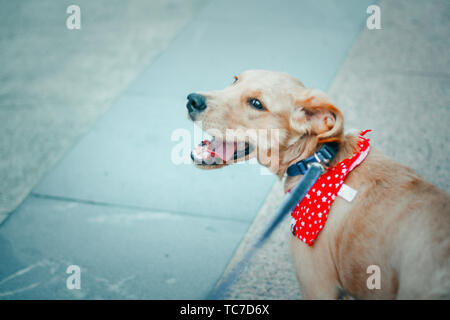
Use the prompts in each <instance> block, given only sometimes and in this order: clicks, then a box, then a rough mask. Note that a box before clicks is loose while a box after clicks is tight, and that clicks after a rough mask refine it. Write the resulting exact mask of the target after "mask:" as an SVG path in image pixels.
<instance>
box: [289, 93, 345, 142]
mask: <svg viewBox="0 0 450 320" xmlns="http://www.w3.org/2000/svg"><path fill="white" fill-rule="evenodd" d="M343 122H344V119H343V116H342V113H341V112H340V111H339V109H338V108H336V107H335V106H334V105H333V103H331V102H330V100H329V99H328V97H327V96H326V95H325V93H323V92H322V91H320V90H317V89H303V90H302V92H301V93H300V94H299V95H298V97H297V99H296V108H295V109H294V111H292V114H291V119H290V123H291V126H292V127H293V128H294V129H296V130H297V131H299V132H301V133H303V134H310V135H314V136H317V142H318V143H325V142H332V141H337V142H340V141H342V137H343Z"/></svg>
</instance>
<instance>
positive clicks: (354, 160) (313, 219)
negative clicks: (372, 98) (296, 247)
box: [291, 130, 370, 246]
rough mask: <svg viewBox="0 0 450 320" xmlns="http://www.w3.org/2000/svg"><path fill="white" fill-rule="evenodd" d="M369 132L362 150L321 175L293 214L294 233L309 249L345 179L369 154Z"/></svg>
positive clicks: (361, 147) (362, 142)
mask: <svg viewBox="0 0 450 320" xmlns="http://www.w3.org/2000/svg"><path fill="white" fill-rule="evenodd" d="M369 131H370V130H366V131H363V132H361V133H360V135H359V142H358V147H359V150H358V151H356V152H355V153H353V155H352V157H351V158H347V159H344V160H342V161H341V162H339V163H337V164H336V165H335V166H333V167H332V168H329V169H328V170H327V171H326V172H325V173H324V174H322V175H321V176H320V178H319V179H318V180H317V182H316V183H315V184H314V186H313V187H312V188H311V189H310V190H309V192H308V193H307V194H306V196H305V197H304V198H303V200H302V201H300V203H299V204H297V206H296V207H295V209H294V210H293V211H292V213H291V216H292V220H291V231H292V233H293V234H294V235H295V236H296V237H297V238H299V239H300V240H301V241H303V242H305V243H306V244H308V245H309V246H311V245H312V244H313V242H314V240H315V239H316V238H317V236H318V235H319V232H320V231H321V230H322V229H323V227H324V225H325V222H326V221H327V218H328V212H329V211H330V208H331V205H332V204H333V201H334V199H335V198H336V195H337V194H338V192H339V190H340V189H341V187H342V185H343V184H344V180H345V178H346V177H347V175H348V174H349V173H350V172H351V171H352V170H353V169H355V168H356V167H357V166H358V165H359V164H360V163H361V162H363V161H364V159H365V158H366V157H367V155H368V154H369V151H370V145H369V141H370V140H369V139H367V138H364V137H363V136H364V135H365V134H366V133H367V132H369Z"/></svg>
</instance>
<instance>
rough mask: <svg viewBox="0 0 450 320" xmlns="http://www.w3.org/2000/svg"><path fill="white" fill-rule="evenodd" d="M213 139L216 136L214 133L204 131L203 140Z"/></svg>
mask: <svg viewBox="0 0 450 320" xmlns="http://www.w3.org/2000/svg"><path fill="white" fill-rule="evenodd" d="M213 139H214V137H213V136H212V135H210V134H209V133H207V132H204V131H203V140H209V141H212V140H213Z"/></svg>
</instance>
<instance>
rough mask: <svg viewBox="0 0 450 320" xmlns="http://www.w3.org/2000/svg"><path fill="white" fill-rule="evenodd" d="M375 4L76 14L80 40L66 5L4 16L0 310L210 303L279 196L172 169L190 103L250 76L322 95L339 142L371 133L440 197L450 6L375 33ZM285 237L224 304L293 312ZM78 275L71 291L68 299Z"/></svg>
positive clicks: (176, 5) (139, 7) (402, 4)
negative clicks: (279, 304)
mask: <svg viewBox="0 0 450 320" xmlns="http://www.w3.org/2000/svg"><path fill="white" fill-rule="evenodd" d="M8 3H9V2H8ZM369 4H372V1H356V0H354V1H350V0H347V1H339V2H337V1H332V0H326V1H269V0H266V1H256V0H253V1H245V2H242V1H237V0H236V1H209V2H204V1H190V2H186V1H158V2H154V1H152V2H139V3H134V5H128V4H125V2H120V3H119V2H117V3H114V5H109V6H107V7H108V10H106V11H102V10H100V8H101V7H102V3H101V2H95V4H94V3H92V2H82V3H81V4H80V7H81V8H82V12H85V13H86V20H83V21H84V22H83V27H82V30H80V31H68V30H67V29H65V28H62V29H61V28H60V27H59V25H60V24H62V25H64V19H65V14H63V15H62V17H60V13H61V11H62V12H63V13H64V11H65V7H66V6H67V5H68V2H67V3H65V2H58V3H56V1H53V2H52V1H46V2H41V4H39V5H38V4H37V3H34V2H31V1H30V2H22V3H21V4H20V5H14V6H16V7H11V10H10V11H11V12H13V14H11V15H9V17H8V18H7V19H8V22H9V23H10V27H9V28H8V29H6V30H7V31H2V32H3V34H2V37H1V38H0V41H1V44H2V47H4V46H5V47H8V50H6V53H4V52H3V53H0V54H1V55H0V60H1V61H8V62H9V61H20V60H23V61H25V62H26V63H25V64H24V63H18V62H15V63H9V64H8V68H6V69H5V70H6V71H3V73H0V76H1V79H2V84H5V86H3V88H2V89H0V90H1V91H0V106H1V108H0V117H1V118H0V119H1V120H2V123H4V124H5V125H4V126H2V127H1V128H0V130H3V131H1V133H2V135H1V136H2V137H7V138H4V139H0V151H1V154H2V158H1V161H0V176H1V177H2V179H1V180H2V181H1V182H0V207H1V210H2V211H1V212H2V213H3V214H4V216H5V217H6V216H7V215H8V214H10V213H12V214H11V215H10V216H9V218H8V219H7V220H6V221H5V223H4V224H3V225H1V226H0V260H1V261H2V264H1V266H0V299H16V298H19V299H29V298H34V299H36V298H37V299H55V298H63V299H72V298H75V299H80V298H85V299H108V298H116V299H117V298H118V299H122V298H124V299H142V298H150V299H172V298H191V299H200V298H204V297H206V296H207V294H208V292H209V291H210V290H211V289H212V288H213V287H214V285H215V284H216V283H217V281H218V280H219V279H220V278H221V276H222V273H223V272H224V270H225V269H226V267H227V265H228V266H230V265H229V263H230V261H231V264H233V263H235V262H236V261H239V258H240V257H241V256H242V253H243V252H245V250H247V249H248V245H249V244H250V243H251V241H252V239H254V238H255V236H256V235H257V234H258V232H260V230H261V229H262V228H263V226H264V222H265V221H267V219H268V218H270V215H271V213H273V212H274V210H275V208H276V206H277V204H278V203H279V201H280V200H281V197H282V193H281V192H280V191H281V190H280V183H275V181H276V180H275V178H274V177H272V176H269V175H264V174H261V170H260V167H259V166H256V165H252V164H243V165H237V166H232V167H229V168H226V169H223V170H219V171H214V172H211V171H208V172H204V171H199V170H197V169H195V168H193V167H192V166H191V165H189V164H186V165H183V164H182V165H174V164H173V163H172V162H171V155H172V150H173V147H174V145H175V143H176V141H174V139H173V136H172V134H173V133H174V132H175V131H176V130H180V129H181V130H185V132H190V133H192V132H193V131H194V128H193V127H192V125H191V123H190V122H189V121H188V120H187V119H186V117H185V107H184V104H185V96H186V94H187V93H189V92H191V91H195V90H210V89H217V88H221V87H223V86H225V85H227V84H229V82H230V81H231V80H232V77H233V75H235V74H238V73H239V72H240V71H243V70H245V69H252V68H264V69H272V70H280V71H286V72H289V73H291V74H293V75H295V76H297V77H299V78H300V79H301V80H302V81H303V82H304V83H305V84H306V85H307V86H310V87H317V88H320V89H323V90H326V91H328V92H329V93H330V95H331V97H332V98H333V99H334V100H335V101H336V103H337V105H338V107H340V108H341V109H342V110H343V111H344V115H345V117H346V124H347V127H356V128H360V129H365V128H370V129H373V130H374V131H373V133H372V139H373V141H374V143H375V147H378V148H380V149H382V150H383V151H385V152H386V153H388V154H390V155H391V156H392V157H394V158H395V159H397V160H399V161H401V162H404V163H406V164H408V165H410V166H411V167H413V168H415V169H417V170H418V171H419V173H421V174H422V175H424V177H425V178H427V179H428V180H430V181H431V182H433V183H435V184H437V185H438V186H440V187H441V188H443V189H445V190H449V184H448V169H449V165H448V147H447V146H446V145H445V144H444V142H445V141H446V137H447V129H446V128H447V124H448V118H449V113H448V105H449V95H448V93H447V91H448V90H446V89H447V88H448V79H449V73H448V55H445V54H440V53H442V52H448V42H447V41H445V39H447V38H448V30H449V29H448V26H449V25H448V24H449V21H448V15H449V9H450V7H449V5H448V2H446V1H430V2H423V1H382V2H381V4H380V5H381V8H382V27H383V29H382V30H373V31H369V30H367V29H365V19H366V17H367V14H366V8H367V6H368V5H369ZM4 5H5V6H6V5H7V4H6V3H5V4H4ZM236 8H239V10H236ZM31 10H34V11H37V12H39V10H45V11H46V12H47V14H48V15H49V16H50V17H53V18H51V19H49V20H47V19H44V18H43V16H42V18H41V19H38V21H36V20H35V19H36V18H33V17H35V16H36V15H33V17H30V16H27V13H29V12H30V11H31ZM93 12H97V13H98V12H102V13H101V14H99V16H98V17H96V16H92V15H90V14H92V13H93ZM37 16H39V15H37ZM399 16H401V17H403V18H402V19H398V17H399ZM405 17H406V18H405ZM41 20H42V21H41ZM268 21H270V22H268ZM318 21H320V23H318ZM27 22H30V23H27ZM33 23H34V24H37V25H39V26H42V28H43V29H45V28H46V29H45V30H46V31H47V32H39V28H33ZM36 29H37V30H38V31H33V30H36ZM2 30H4V29H2ZM162 30H164V31H162ZM74 32H75V33H74ZM76 32H79V33H78V34H77V33H76ZM42 37H46V41H44V40H43V39H42ZM355 41H356V42H355ZM76 43H79V44H80V45H79V46H77V45H75V44H76ZM25 47H36V50H35V51H34V55H33V54H32V53H30V52H29V51H28V50H24V48H25ZM54 48H58V49H56V50H55V49H54ZM54 52H56V53H54ZM13 57H20V58H21V59H14V58H13ZM81 71H83V72H81ZM72 75H73V77H74V78H73V81H68V80H67V79H68V78H69V79H71V80H72V78H71V76H72ZM22 88H23V89H22ZM430 96H432V98H430ZM419 119H420V121H419ZM191 142H192V141H191ZM3 155H7V156H3ZM274 183H275V184H274ZM224 190H225V192H224ZM249 190H251V193H249ZM30 192H31V193H30ZM24 199H25V200H24ZM20 203H21V205H20V206H19V207H18V208H17V209H16V210H14V208H16V207H17V205H18V204H20ZM255 217H256V219H255ZM282 228H284V229H282ZM282 228H280V229H278V230H277V231H276V233H275V234H274V235H273V237H272V239H271V241H270V242H269V243H268V244H267V246H266V247H264V248H263V249H262V250H261V251H260V252H259V253H258V254H257V256H256V258H255V261H254V263H252V265H251V267H250V268H249V270H247V271H246V273H245V274H244V275H243V277H242V278H241V279H240V280H239V281H238V282H237V283H236V284H235V286H234V287H233V288H232V292H231V293H230V296H229V297H230V298H276V299H277V298H281V299H288V298H300V297H301V296H300V292H299V289H298V286H297V284H296V281H295V277H294V275H293V271H292V267H291V265H290V261H289V254H288V248H287V247H286V239H287V237H288V236H289V232H288V227H287V226H286V225H285V226H282ZM236 249H237V250H236ZM72 264H75V265H79V266H80V267H81V270H82V288H81V290H68V289H67V288H66V285H65V281H66V278H67V276H68V275H67V274H66V273H65V270H66V268H67V266H69V265H72ZM228 269H229V268H228Z"/></svg>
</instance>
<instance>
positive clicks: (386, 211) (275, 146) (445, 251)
mask: <svg viewBox="0 0 450 320" xmlns="http://www.w3.org/2000/svg"><path fill="white" fill-rule="evenodd" d="M236 80H239V81H238V83H235V84H233V85H232V86H230V87H228V88H226V89H225V90H222V91H216V92H211V93H202V94H201V95H200V96H201V97H202V98H204V100H202V101H199V100H198V101H194V102H192V100H191V99H190V102H189V103H188V109H189V116H190V118H191V119H192V120H194V121H202V127H203V128H204V130H206V131H207V132H212V131H214V133H211V134H213V135H215V134H217V132H222V134H224V131H225V129H234V130H240V129H274V128H276V129H278V130H279V135H278V137H277V139H276V143H273V141H272V140H271V141H272V142H271V143H269V144H268V143H267V141H265V142H264V143H260V142H256V141H255V140H254V139H253V140H252V139H250V141H251V142H250V143H247V149H246V150H247V151H248V150H250V151H249V152H246V154H245V155H246V156H251V155H252V154H253V155H254V156H256V157H257V158H258V160H259V161H260V163H262V164H263V165H265V166H267V167H268V168H269V169H270V170H271V171H273V172H274V173H275V174H277V175H278V176H279V177H280V178H282V177H283V176H284V174H285V172H286V169H287V167H288V166H289V165H291V164H293V163H296V162H297V161H299V160H301V159H304V158H306V157H309V156H311V155H312V154H313V153H314V152H315V151H316V150H317V149H318V148H319V147H320V145H321V144H322V143H326V142H338V143H339V151H338V153H337V155H336V158H335V159H334V161H333V162H332V163H331V164H330V165H331V166H333V164H335V163H337V162H339V161H341V160H343V159H345V158H349V157H351V155H352V154H353V152H354V151H355V150H357V142H358V135H357V134H347V135H344V134H343V117H342V114H341V113H340V111H339V110H338V109H337V108H336V107H335V106H334V105H333V104H332V103H331V102H330V101H329V100H328V99H327V98H326V96H325V95H324V94H323V93H321V92H319V91H317V90H313V89H307V88H304V87H303V85H302V84H301V82H299V81H298V80H296V79H294V78H292V77H290V76H288V75H286V74H282V73H275V72H268V71H247V72H245V73H244V74H242V75H241V76H240V77H239V78H236ZM239 82H240V83H239ZM196 99H197V98H196ZM255 100H257V101H255ZM199 102H202V103H203V104H204V105H200V104H199ZM190 103H192V104H191V105H190ZM220 141H221V142H220V143H217V142H216V143H215V144H214V145H215V146H217V145H220V146H221V147H222V145H223V148H224V149H225V148H229V149H230V148H233V149H232V151H234V153H235V157H234V158H233V159H231V158H230V157H229V156H226V155H225V154H226V152H223V150H220V151H221V152H222V156H221V158H222V159H221V160H222V162H220V163H218V164H212V165H206V164H205V163H203V164H199V167H202V168H219V167H222V166H224V165H227V164H229V163H232V162H236V161H240V160H241V157H236V155H237V154H241V153H242V152H238V147H237V146H236V145H235V146H233V145H232V144H231V143H228V142H226V141H225V140H224V139H222V140H220ZM246 141H248V140H246ZM252 146H253V148H252ZM255 147H256V148H255ZM257 148H260V149H263V150H264V151H265V152H266V153H269V154H271V155H273V154H276V155H277V157H276V158H275V159H274V158H271V159H270V160H269V161H262V157H261V155H260V154H259V153H258V154H254V152H252V151H254V150H255V149H257ZM230 150H231V149H230ZM219 155H221V153H220V152H219ZM236 158H237V159H236ZM244 158H245V157H244ZM194 160H195V159H194ZM299 179H300V176H297V177H288V178H286V180H285V190H286V191H287V190H289V189H291V188H293V187H294V186H295V185H296V184H297V183H298V181H299ZM345 183H346V184H347V185H349V186H350V187H352V188H354V189H356V190H357V191H358V194H357V196H356V197H355V199H354V200H353V201H352V202H347V201H346V200H344V199H341V198H339V197H338V198H336V200H335V201H334V203H333V205H332V206H331V210H330V212H329V214H328V220H327V222H326V224H325V227H324V228H323V230H322V231H321V232H320V234H319V236H318V237H317V239H316V241H315V242H314V244H313V245H312V246H307V245H306V244H305V243H303V242H301V241H300V240H299V239H297V238H296V237H295V236H292V239H291V249H292V257H293V261H294V266H295V270H296V274H297V279H298V281H299V283H300V288H301V291H302V293H303V296H304V297H305V298H308V299H317V298H319V299H320V298H323V299H336V298H339V297H340V296H341V294H342V292H345V293H346V294H349V295H351V296H353V297H356V298H359V299H377V298H378V299H380V298H381V299H393V298H400V299H402V298H416V299H422V298H424V299H427V298H447V299H449V298H450V211H449V204H450V197H449V195H448V194H446V193H445V192H443V191H441V190H439V189H437V188H436V187H434V186H433V185H431V184H429V183H427V182H425V181H423V180H422V179H421V178H420V177H419V176H418V175H417V174H416V173H415V172H414V171H413V170H411V169H409V168H407V167H405V166H402V165H400V164H398V163H396V162H395V161H393V160H391V159H389V158H388V157H386V156H384V155H383V154H381V153H380V152H378V151H377V150H376V148H375V150H372V151H370V153H369V155H368V156H367V158H366V159H365V160H364V162H363V163H362V164H361V165H359V166H358V167H357V168H355V169H354V170H353V171H352V172H351V173H350V174H349V175H348V177H347V178H346V180H345ZM371 266H375V269H371V268H372V267H371ZM374 270H375V271H374ZM377 270H378V271H379V272H380V273H379V277H380V280H381V283H380V284H381V286H380V288H372V287H371V286H370V284H369V285H368V279H369V278H370V277H371V276H372V274H371V272H375V273H376V272H377Z"/></svg>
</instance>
